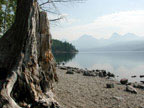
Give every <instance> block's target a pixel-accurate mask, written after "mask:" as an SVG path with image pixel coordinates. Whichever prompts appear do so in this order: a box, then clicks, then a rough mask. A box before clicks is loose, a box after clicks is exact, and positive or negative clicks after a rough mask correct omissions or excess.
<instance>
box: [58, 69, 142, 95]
mask: <svg viewBox="0 0 144 108" xmlns="http://www.w3.org/2000/svg"><path fill="white" fill-rule="evenodd" d="M58 68H59V69H62V70H66V71H67V72H66V74H74V73H78V74H83V76H92V77H101V78H106V79H113V78H115V75H114V74H113V73H111V72H107V71H106V70H98V69H97V70H88V69H79V68H76V67H69V66H59V67H58ZM142 76H143V75H141V76H140V77H142ZM132 77H133V76H132ZM120 84H122V85H126V91H129V92H131V93H136V90H135V89H134V88H139V89H143V90H144V83H143V82H142V81H141V83H138V82H129V81H128V79H126V78H123V79H121V80H120ZM110 86H112V87H114V85H113V84H107V87H108V88H111V87H110ZM129 88H130V90H129ZM131 90H132V91H131ZM133 91H134V92H133Z"/></svg>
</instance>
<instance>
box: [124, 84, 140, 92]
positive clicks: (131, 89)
mask: <svg viewBox="0 0 144 108" xmlns="http://www.w3.org/2000/svg"><path fill="white" fill-rule="evenodd" d="M126 91H127V92H130V93H134V94H137V90H136V89H135V88H134V87H133V86H130V85H127V86H126Z"/></svg>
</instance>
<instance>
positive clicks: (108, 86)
mask: <svg viewBox="0 0 144 108" xmlns="http://www.w3.org/2000/svg"><path fill="white" fill-rule="evenodd" d="M106 87H107V88H114V84H112V83H109V84H106Z"/></svg>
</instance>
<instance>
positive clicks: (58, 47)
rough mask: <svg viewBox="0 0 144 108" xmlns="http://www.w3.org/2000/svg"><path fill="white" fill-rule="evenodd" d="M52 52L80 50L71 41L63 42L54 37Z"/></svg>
mask: <svg viewBox="0 0 144 108" xmlns="http://www.w3.org/2000/svg"><path fill="white" fill-rule="evenodd" d="M52 41H53V44H52V52H53V53H69V52H78V50H77V49H76V48H75V46H73V45H72V44H71V43H68V42H66V41H65V42H62V41H60V40H57V39H53V40H52Z"/></svg>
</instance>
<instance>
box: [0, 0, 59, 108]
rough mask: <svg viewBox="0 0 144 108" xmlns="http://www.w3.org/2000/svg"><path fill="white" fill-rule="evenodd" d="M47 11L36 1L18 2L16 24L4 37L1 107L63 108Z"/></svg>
mask: <svg viewBox="0 0 144 108" xmlns="http://www.w3.org/2000/svg"><path fill="white" fill-rule="evenodd" d="M51 42H52V41H51V34H50V31H49V21H48V19H47V14H46V12H41V11H40V9H39V6H38V4H37V2H36V0H18V1H17V11H16V19H15V23H14V24H13V25H12V27H11V28H10V29H9V30H8V31H7V32H6V33H5V34H4V36H3V37H2V38H0V108H21V107H25V108H59V105H58V103H57V102H56V101H55V100H54V99H53V93H52V91H51V89H52V82H53V81H54V80H55V81H57V80H58V78H57V75H56V72H55V61H54V58H53V55H52V52H51Z"/></svg>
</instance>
